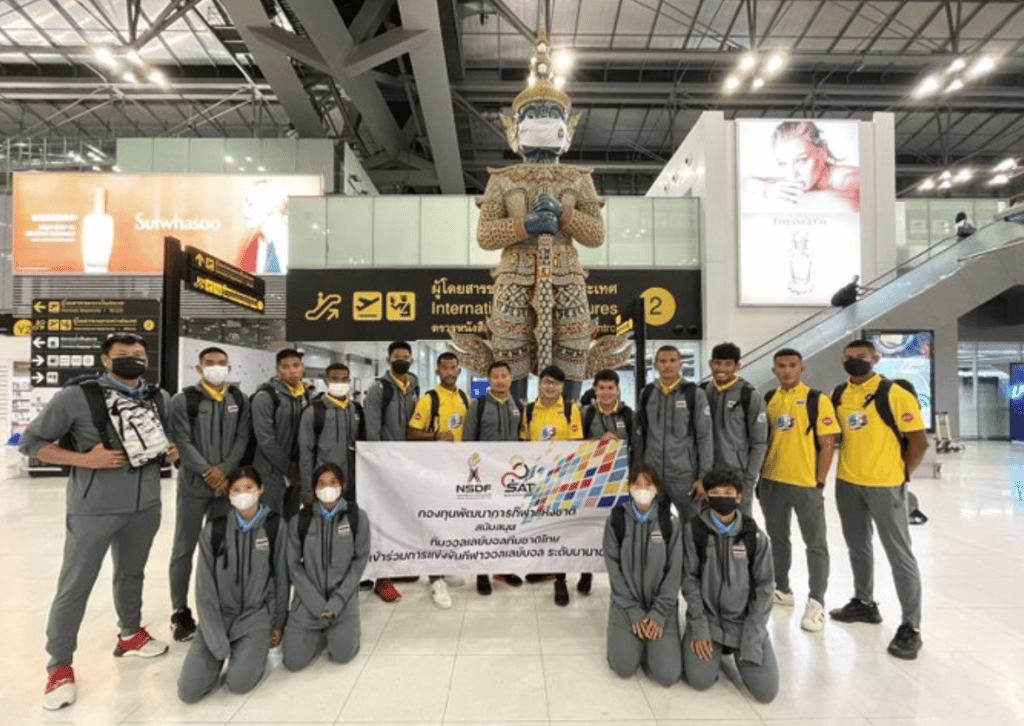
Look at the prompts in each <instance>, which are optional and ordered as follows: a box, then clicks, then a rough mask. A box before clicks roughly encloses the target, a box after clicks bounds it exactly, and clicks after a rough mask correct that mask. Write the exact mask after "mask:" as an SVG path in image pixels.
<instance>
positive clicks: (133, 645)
mask: <svg viewBox="0 0 1024 726" xmlns="http://www.w3.org/2000/svg"><path fill="white" fill-rule="evenodd" d="M166 652H167V643H162V642H160V641H159V640H157V639H156V638H154V637H153V636H152V635H150V634H149V633H148V632H147V631H146V629H145V628H139V629H138V630H136V631H135V635H133V636H132V637H130V638H128V639H127V640H122V639H121V638H118V639H117V647H116V648H114V655H116V656H117V657H118V658H120V657H122V656H125V655H134V656H138V657H139V658H155V657H157V656H158V655H163V654H164V653H166Z"/></svg>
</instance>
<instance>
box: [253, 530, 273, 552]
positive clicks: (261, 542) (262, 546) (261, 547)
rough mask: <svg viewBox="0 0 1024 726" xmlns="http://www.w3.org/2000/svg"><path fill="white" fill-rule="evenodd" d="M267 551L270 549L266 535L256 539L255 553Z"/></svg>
mask: <svg viewBox="0 0 1024 726" xmlns="http://www.w3.org/2000/svg"><path fill="white" fill-rule="evenodd" d="M269 549H270V540H269V539H267V535H265V534H261V535H260V536H259V537H257V538H256V551H257V552H266V551H267V550H269Z"/></svg>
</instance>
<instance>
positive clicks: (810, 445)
mask: <svg viewBox="0 0 1024 726" xmlns="http://www.w3.org/2000/svg"><path fill="white" fill-rule="evenodd" d="M810 391H811V387H810V386H808V385H807V384H806V383H799V384H797V385H796V386H794V387H793V389H792V390H790V391H784V390H782V389H781V388H779V389H777V390H776V391H775V395H774V396H772V400H771V401H769V402H768V409H767V413H768V453H767V454H766V455H765V457H764V465H763V466H762V467H761V475H762V476H763V477H764V478H765V479H771V480H772V481H778V482H782V483H783V484H792V485H793V486H798V487H815V486H817V485H818V482H817V467H818V454H817V452H816V451H815V449H814V436H813V435H812V434H809V433H807V429H808V427H809V426H810V424H811V421H810V414H808V412H807V397H808V395H809V394H810ZM818 395H819V396H820V398H819V399H818V420H817V421H816V422H815V424H814V428H815V431H816V432H817V435H818V436H826V435H828V434H838V433H839V422H838V421H837V420H836V412H835V409H834V408H833V407H832V401H831V400H830V399H829V397H828V396H826V395H825V394H824V393H820V394H818Z"/></svg>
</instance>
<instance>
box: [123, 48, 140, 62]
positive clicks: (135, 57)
mask: <svg viewBox="0 0 1024 726" xmlns="http://www.w3.org/2000/svg"><path fill="white" fill-rule="evenodd" d="M124 57H125V58H127V59H128V60H129V61H131V62H132V63H134V64H135V65H137V66H141V65H142V57H141V56H140V55H139V52H138V51H137V50H135V49H134V48H132V49H131V50H129V51H128V52H127V53H125V54H124Z"/></svg>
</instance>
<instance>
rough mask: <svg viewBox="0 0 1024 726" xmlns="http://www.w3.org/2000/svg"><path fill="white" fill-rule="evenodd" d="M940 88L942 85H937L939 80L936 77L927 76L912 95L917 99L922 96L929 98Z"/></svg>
mask: <svg viewBox="0 0 1024 726" xmlns="http://www.w3.org/2000/svg"><path fill="white" fill-rule="evenodd" d="M940 88H942V84H941V83H939V79H938V78H937V77H936V76H928V77H927V78H925V79H924V80H923V81H921V83H920V84H918V86H917V88H916V89H915V90H914V95H915V96H917V97H918V98H921V97H922V96H930V95H932V94H933V93H936V92H938V90H939V89H940Z"/></svg>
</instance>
